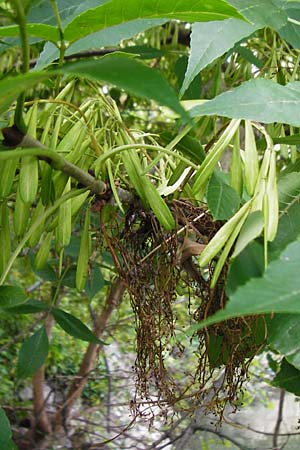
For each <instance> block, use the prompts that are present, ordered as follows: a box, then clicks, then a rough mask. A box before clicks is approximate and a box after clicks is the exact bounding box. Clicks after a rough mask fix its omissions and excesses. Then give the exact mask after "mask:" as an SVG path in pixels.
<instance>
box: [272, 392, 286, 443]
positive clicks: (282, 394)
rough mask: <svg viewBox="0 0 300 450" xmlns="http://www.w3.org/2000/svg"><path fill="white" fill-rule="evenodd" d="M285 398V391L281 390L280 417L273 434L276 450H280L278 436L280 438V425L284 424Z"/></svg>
mask: <svg viewBox="0 0 300 450" xmlns="http://www.w3.org/2000/svg"><path fill="white" fill-rule="evenodd" d="M284 397H285V390H284V389H281V390H280V397H279V405H278V416H277V421H276V424H275V429H274V434H273V447H274V450H279V444H278V436H279V430H280V425H281V422H282V416H283V404H284Z"/></svg>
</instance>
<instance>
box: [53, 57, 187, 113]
mask: <svg viewBox="0 0 300 450" xmlns="http://www.w3.org/2000/svg"><path fill="white" fill-rule="evenodd" d="M62 72H63V73H64V74H65V73H69V74H73V75H76V76H83V77H86V78H89V79H93V80H97V81H106V82H108V83H111V84H113V85H116V86H118V87H119V88H121V89H125V90H126V91H128V92H129V93H131V94H134V95H137V96H138V97H141V98H146V99H152V100H155V101H156V102H157V103H159V104H161V105H165V106H168V107H169V108H170V109H173V110H174V111H175V112H177V113H179V114H180V115H181V116H185V118H187V115H186V113H185V111H184V110H183V108H182V106H181V105H180V103H179V101H178V98H177V95H176V93H175V91H174V90H173V89H172V88H171V87H170V85H169V84H168V82H167V81H166V80H165V78H163V77H162V75H161V74H160V72H159V71H158V70H155V69H151V68H150V67H148V66H146V65H145V64H143V63H142V62H140V61H138V60H137V59H135V58H134V57H132V56H129V55H128V54H127V55H126V54H122V53H113V54H111V55H106V56H104V57H102V58H101V59H98V60H94V59H91V60H86V61H79V62H76V63H73V64H67V65H65V66H64V68H63V69H62Z"/></svg>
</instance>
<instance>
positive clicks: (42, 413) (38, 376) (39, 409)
mask: <svg viewBox="0 0 300 450" xmlns="http://www.w3.org/2000/svg"><path fill="white" fill-rule="evenodd" d="M53 323H54V320H53V317H52V315H51V314H50V315H49V316H48V317H47V319H46V324H45V326H46V332H47V336H48V339H49V341H50V339H51V332H52V328H53ZM44 386H45V366H44V365H43V366H42V367H40V368H39V369H38V370H37V371H36V373H35V374H34V375H33V378H32V387H33V411H34V419H35V430H39V431H41V432H42V433H44V434H49V433H51V432H52V425H51V421H50V419H49V416H48V413H47V411H46V408H45V407H46V402H47V399H45V393H44Z"/></svg>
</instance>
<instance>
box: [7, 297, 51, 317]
mask: <svg viewBox="0 0 300 450" xmlns="http://www.w3.org/2000/svg"><path fill="white" fill-rule="evenodd" d="M49 309H50V308H49V306H48V305H46V303H43V302H41V301H39V300H35V299H29V300H28V301H27V302H26V303H23V304H22V305H19V306H14V307H12V308H6V309H5V312H7V313H9V314H35V313H40V312H44V311H48V310H49Z"/></svg>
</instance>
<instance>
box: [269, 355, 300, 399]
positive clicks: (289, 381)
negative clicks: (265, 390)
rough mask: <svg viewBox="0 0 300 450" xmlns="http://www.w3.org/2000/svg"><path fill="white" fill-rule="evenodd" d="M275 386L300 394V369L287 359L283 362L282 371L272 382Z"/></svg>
mask: <svg viewBox="0 0 300 450" xmlns="http://www.w3.org/2000/svg"><path fill="white" fill-rule="evenodd" d="M272 385H273V386H276V387H279V388H281V389H285V390H286V391H288V392H292V393H293V394H295V395H297V396H299V395H300V370H298V369H296V368H295V367H294V366H292V365H291V364H289V363H288V362H287V361H286V359H284V360H283V361H282V362H281V367H280V371H279V372H278V374H277V375H276V377H275V378H274V380H273V382H272Z"/></svg>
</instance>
